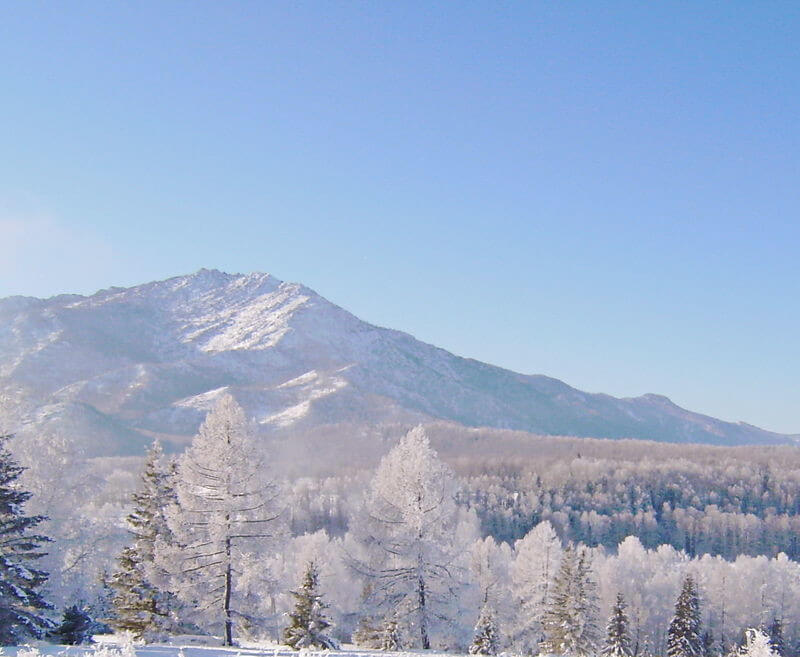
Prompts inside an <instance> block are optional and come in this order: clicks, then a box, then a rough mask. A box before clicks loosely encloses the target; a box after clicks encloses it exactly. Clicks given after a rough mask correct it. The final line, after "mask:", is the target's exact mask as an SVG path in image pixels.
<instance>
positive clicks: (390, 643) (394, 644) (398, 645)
mask: <svg viewBox="0 0 800 657" xmlns="http://www.w3.org/2000/svg"><path fill="white" fill-rule="evenodd" d="M402 647H403V644H402V641H401V640H400V625H399V623H398V622H397V621H396V620H395V619H394V618H388V619H386V620H385V621H384V622H383V627H382V628H381V645H380V649H381V650H386V651H397V650H401V649H402Z"/></svg>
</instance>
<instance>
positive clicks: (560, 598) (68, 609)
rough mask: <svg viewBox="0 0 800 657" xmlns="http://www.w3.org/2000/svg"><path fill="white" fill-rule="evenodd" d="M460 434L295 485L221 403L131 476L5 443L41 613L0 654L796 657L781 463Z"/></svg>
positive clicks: (791, 488) (794, 477)
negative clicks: (252, 649) (469, 443)
mask: <svg viewBox="0 0 800 657" xmlns="http://www.w3.org/2000/svg"><path fill="white" fill-rule="evenodd" d="M454 431H456V430H455V429H453V428H452V427H451V426H432V427H423V426H418V427H415V428H412V429H411V430H409V431H407V432H406V433H405V434H404V435H403V436H402V437H401V438H400V440H399V441H397V442H394V443H393V445H391V446H388V447H387V452H386V454H385V455H384V456H383V458H382V459H381V460H380V462H379V463H378V464H377V466H376V467H374V468H363V469H358V470H354V471H351V472H348V473H347V474H341V475H329V476H312V477H299V478H293V479H289V478H288V477H286V476H285V473H283V472H282V471H281V469H280V467H279V464H276V463H275V462H274V460H273V459H271V458H270V452H269V449H268V444H265V443H264V442H263V441H260V440H258V438H257V434H256V431H255V430H254V427H253V425H252V423H251V422H250V421H249V420H248V419H247V418H246V417H245V416H244V412H243V411H242V409H241V408H240V407H239V406H238V405H237V404H236V402H235V401H234V400H233V399H232V398H230V397H227V396H226V397H223V398H222V399H221V401H220V402H219V403H218V404H217V406H216V407H215V408H214V409H213V410H212V411H211V412H210V413H209V415H208V416H207V418H206V421H205V422H204V424H203V425H202V427H201V429H200V431H199V433H198V434H197V436H196V437H195V439H194V441H193V442H192V445H191V446H190V447H189V448H188V449H187V450H186V451H185V452H183V453H182V454H180V455H169V454H165V453H164V452H163V450H162V448H161V447H160V445H159V444H158V442H156V443H154V444H153V446H152V448H151V449H150V451H149V453H148V454H147V458H146V459H145V462H144V465H143V466H140V467H138V468H135V469H134V471H133V472H131V471H130V470H131V468H130V466H131V465H133V464H135V461H127V462H121V461H119V460H116V461H115V460H113V459H108V460H102V459H100V460H97V459H94V460H92V461H91V463H84V464H81V462H80V454H79V452H78V451H76V449H75V446H74V445H70V444H68V443H66V442H64V441H59V440H57V439H54V438H53V437H50V439H49V440H48V441H47V443H46V444H44V443H39V444H37V443H35V442H33V441H31V440H30V439H29V438H27V439H26V437H25V436H21V437H20V438H19V439H13V440H9V441H8V442H9V444H10V445H11V446H13V448H14V449H13V458H12V455H11V452H9V453H7V457H8V458H6V459H5V461H6V462H7V463H9V464H10V465H9V467H11V468H12V471H13V472H12V474H14V476H13V477H12V480H15V479H16V478H17V477H19V479H20V485H21V486H22V487H23V488H24V490H25V491H26V492H25V493H24V494H23V497H24V498H25V499H24V500H22V502H24V503H25V506H26V513H29V512H32V513H33V514H34V515H30V516H28V515H22V514H21V513H19V512H18V516H19V518H20V519H21V521H22V522H23V524H25V529H24V530H22V531H23V533H26V535H28V534H30V538H29V540H27V542H26V543H25V546H24V547H25V550H21V551H20V559H21V561H20V563H23V562H25V560H26V559H28V558H30V559H34V558H35V560H36V564H37V569H36V570H34V569H33V568H32V567H31V566H30V565H26V566H25V572H26V573H28V577H27V580H26V582H27V584H26V586H27V587H28V588H27V593H26V594H25V595H27V596H28V598H26V600H27V603H30V600H32V599H34V598H33V597H32V596H36V600H38V601H39V602H38V603H37V604H34V605H33V608H36V609H38V610H39V611H38V612H36V613H33V612H30V610H29V612H30V616H29V617H28V618H27V620H26V623H25V624H23V626H21V627H18V623H17V625H14V623H11V625H13V626H14V627H16V629H14V630H13V631H9V633H8V634H6V635H3V637H2V638H3V642H5V643H13V642H16V641H18V640H19V638H20V637H21V636H24V635H25V634H26V633H28V634H32V635H43V634H47V633H53V632H58V631H63V626H64V625H65V624H66V625H67V627H68V628H69V627H73V626H74V625H75V624H76V623H77V624H78V625H80V623H83V624H84V625H85V626H86V627H93V628H95V629H97V628H105V629H107V630H116V631H126V632H129V633H132V635H134V636H135V637H137V638H139V639H143V640H148V641H153V640H159V639H163V638H164V637H165V636H168V635H170V634H187V633H190V634H194V633H197V634H210V635H217V636H220V637H221V641H222V642H223V644H225V645H232V644H234V643H235V642H236V641H237V640H241V639H243V638H268V639H271V640H275V641H280V642H283V643H285V644H287V645H290V646H293V647H297V648H301V647H308V646H316V647H321V648H326V649H334V648H336V647H338V646H339V645H341V644H343V643H353V644H355V645H358V646H361V647H365V648H373V649H374V648H378V649H386V650H388V649H392V650H394V649H400V648H421V649H430V648H436V649H439V650H447V651H465V650H470V651H471V652H473V653H476V654H494V653H497V652H501V651H506V652H512V653H514V654H520V655H522V654H525V655H528V654H539V653H544V654H563V655H568V654H569V655H572V654H574V655H589V654H597V653H600V652H602V653H603V654H619V655H631V656H634V655H637V656H638V655H669V656H670V657H683V656H685V657H699V656H700V655H703V656H704V657H712V656H714V655H720V656H722V655H729V654H732V653H735V652H737V651H739V650H741V649H742V647H743V646H745V647H746V646H748V645H755V644H754V643H753V642H756V643H757V642H758V641H762V643H763V641H767V643H768V650H771V651H773V652H774V653H776V654H780V655H793V654H797V650H798V647H800V646H798V642H800V628H799V627H797V624H796V623H795V619H796V618H798V617H800V564H798V563H797V561H795V558H794V557H795V556H796V549H797V548H796V544H795V539H794V535H795V534H796V531H795V526H796V523H797V522H798V517H797V508H798V495H799V494H800V491H798V481H800V470H798V462H797V461H798V457H797V456H796V455H795V454H794V451H793V450H791V449H788V448H772V449H771V450H770V449H767V450H764V449H761V450H755V449H753V448H737V449H726V448H710V447H694V446H692V447H689V448H687V446H667V445H655V444H646V443H641V442H637V441H600V440H588V439H568V438H543V439H540V440H538V441H537V442H536V444H535V451H536V456H534V455H532V454H531V455H529V456H528V457H527V458H525V459H518V458H511V457H510V456H509V455H508V453H507V444H505V443H504V442H503V440H504V439H507V436H500V438H501V439H500V440H497V441H495V445H494V446H495V450H494V453H491V454H490V455H488V456H487V454H486V453H484V452H485V451H486V450H489V449H490V448H489V447H488V446H487V445H488V441H486V440H484V441H482V442H481V441H479V442H478V443H476V445H478V447H477V448H476V449H474V450H472V454H471V456H470V457H466V456H463V453H462V455H460V456H453V454H454V452H455V451H456V450H455V449H454V447H453V445H454V437H453V435H452V432H454ZM473 437H474V436H473ZM15 443H16V444H15ZM434 445H437V446H440V447H441V452H442V455H440V453H439V452H438V451H437V449H436V448H435V447H434ZM531 449H532V450H533V449H534V447H533V446H531ZM672 450H675V452H677V451H678V450H680V453H681V454H682V457H681V458H671V457H670V453H671V452H672ZM693 452H696V453H693ZM504 454H505V455H504ZM448 455H449V456H448ZM45 456H46V457H47V458H45ZM13 459H17V460H18V461H19V462H20V463H23V464H25V465H26V466H28V467H27V469H25V468H22V467H17V466H16V465H14V464H15V463H16V461H14V460H13ZM28 464H30V465H28ZM14 468H16V469H14ZM137 469H140V474H138V475H137V474H136V473H135V470H137ZM20 506H21V504H17V505H16V508H17V511H19V509H18V507H20ZM46 516H49V517H46ZM34 530H35V533H31V532H34ZM45 552H46V554H45V555H44V556H41V557H40V554H41V553H45ZM23 588H24V587H23ZM29 607H30V604H29ZM59 614H61V615H62V616H61V617H60V620H59ZM20 618H22V616H20ZM15 622H16V621H15ZM59 623H60V624H59ZM59 628H62V629H61V630H59Z"/></svg>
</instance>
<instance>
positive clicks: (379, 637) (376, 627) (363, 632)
mask: <svg viewBox="0 0 800 657" xmlns="http://www.w3.org/2000/svg"><path fill="white" fill-rule="evenodd" d="M353 643H354V644H355V645H357V646H359V647H360V648H372V649H374V650H377V649H379V648H380V647H381V646H382V645H383V626H382V625H381V624H380V623H379V622H378V621H377V620H376V619H375V617H374V616H362V617H361V619H360V620H359V621H358V627H357V628H356V630H355V632H353Z"/></svg>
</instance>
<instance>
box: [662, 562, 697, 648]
mask: <svg viewBox="0 0 800 657" xmlns="http://www.w3.org/2000/svg"><path fill="white" fill-rule="evenodd" d="M702 654H703V641H702V628H701V620H700V598H699V596H698V593H697V587H696V586H695V583H694V578H693V577H692V576H691V575H687V576H686V577H685V578H684V580H683V586H682V587H681V592H680V595H678V600H677V601H676V603H675V615H674V616H673V617H672V621H671V622H670V624H669V630H668V632H667V655H668V656H669V657H700V656H701V655H702Z"/></svg>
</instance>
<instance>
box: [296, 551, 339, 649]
mask: <svg viewBox="0 0 800 657" xmlns="http://www.w3.org/2000/svg"><path fill="white" fill-rule="evenodd" d="M318 579H319V576H318V573H317V566H316V564H315V563H314V562H313V561H311V562H309V564H308V567H307V568H306V572H305V575H304V576H303V583H302V585H301V586H300V590H299V591H292V595H293V596H294V598H295V608H294V611H293V612H292V613H291V614H289V626H288V627H287V628H286V629H285V630H284V633H283V640H284V643H286V645H287V646H290V647H291V648H293V649H295V650H300V649H301V648H323V649H327V650H336V649H338V645H337V644H336V641H334V640H333V639H332V638H331V637H329V636H328V635H327V633H326V630H327V629H328V628H329V627H330V626H331V624H330V621H329V620H328V619H327V618H326V617H325V608H326V606H327V605H325V603H323V602H322V596H321V595H320V593H319V590H318V589H319V582H318Z"/></svg>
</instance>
